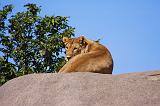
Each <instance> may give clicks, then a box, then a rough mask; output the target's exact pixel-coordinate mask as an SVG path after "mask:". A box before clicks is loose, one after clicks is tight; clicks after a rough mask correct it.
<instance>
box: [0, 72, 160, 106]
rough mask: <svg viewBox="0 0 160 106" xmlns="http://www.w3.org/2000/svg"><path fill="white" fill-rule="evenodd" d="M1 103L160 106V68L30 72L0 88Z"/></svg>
mask: <svg viewBox="0 0 160 106" xmlns="http://www.w3.org/2000/svg"><path fill="white" fill-rule="evenodd" d="M0 106H160V71H154V72H142V73H131V74H122V75H107V74H96V73H69V74H31V75H26V76H22V77H19V78H15V79H13V80H11V81H8V82H7V83H6V84H4V85H3V86H1V87H0Z"/></svg>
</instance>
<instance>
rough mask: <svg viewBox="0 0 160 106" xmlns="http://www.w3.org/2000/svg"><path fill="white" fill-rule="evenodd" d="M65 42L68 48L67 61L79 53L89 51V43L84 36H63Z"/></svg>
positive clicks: (66, 48)
mask: <svg viewBox="0 0 160 106" xmlns="http://www.w3.org/2000/svg"><path fill="white" fill-rule="evenodd" d="M63 42H64V44H65V50H66V61H68V60H69V59H71V58H72V57H74V56H76V55H78V54H81V53H85V52H87V43H86V42H85V38H84V36H80V37H78V38H68V37H63Z"/></svg>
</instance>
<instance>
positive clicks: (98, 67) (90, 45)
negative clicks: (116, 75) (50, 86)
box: [59, 36, 113, 74]
mask: <svg viewBox="0 0 160 106" xmlns="http://www.w3.org/2000/svg"><path fill="white" fill-rule="evenodd" d="M63 42H64V44H65V46H66V57H69V58H70V59H69V61H68V62H67V63H66V64H65V65H64V66H63V67H62V68H61V69H60V71H59V73H69V72H95V73H103V74H112V70H113V60H112V56H111V54H110V52H109V51H108V49H107V48H106V47H105V46H103V45H101V44H99V43H97V42H95V41H92V40H89V39H86V38H85V37H84V36H80V37H78V38H66V37H64V38H63ZM66 60H67V59H66Z"/></svg>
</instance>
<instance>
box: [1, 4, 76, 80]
mask: <svg viewBox="0 0 160 106" xmlns="http://www.w3.org/2000/svg"><path fill="white" fill-rule="evenodd" d="M24 7H25V8H26V11H23V12H18V13H16V14H15V15H12V16H11V17H9V14H10V13H11V12H12V10H13V6H12V5H7V6H5V7H3V9H2V10H0V44H1V45H0V52H1V53H3V57H2V56H1V60H0V62H1V63H0V65H1V67H2V66H3V68H1V69H0V75H1V76H0V78H1V77H2V76H11V75H12V74H13V73H14V76H12V77H10V78H14V77H17V76H20V75H25V74H29V73H42V72H56V71H58V70H59V69H60V68H61V67H62V66H63V64H64V57H63V56H62V55H61V53H62V52H63V48H64V45H63V43H62V37H64V36H66V37H71V36H74V33H73V32H74V28H73V27H71V26H69V25H68V17H62V16H44V17H41V16H39V13H40V11H41V9H40V7H38V6H37V5H36V4H26V5H24ZM9 59H12V60H13V62H9ZM8 66H9V67H8ZM6 68H7V69H6ZM12 68H13V69H12ZM3 73H9V74H3ZM5 78H6V79H4V77H3V78H1V79H0V80H3V82H5V81H7V80H8V77H5ZM10 78H9V79H10ZM4 80H5V81H4Z"/></svg>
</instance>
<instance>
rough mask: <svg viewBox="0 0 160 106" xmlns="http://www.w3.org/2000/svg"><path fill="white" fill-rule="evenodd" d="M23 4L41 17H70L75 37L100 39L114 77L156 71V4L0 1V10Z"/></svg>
mask: <svg viewBox="0 0 160 106" xmlns="http://www.w3.org/2000/svg"><path fill="white" fill-rule="evenodd" d="M26 3H36V4H38V5H39V6H42V7H41V9H42V11H41V15H43V16H44V15H60V16H70V19H69V25H71V26H73V27H75V28H76V30H75V35H76V36H79V35H85V36H86V37H87V38H90V39H92V40H96V39H99V38H100V39H101V41H100V42H101V43H102V44H103V45H105V46H106V47H108V49H109V50H110V52H111V54H112V56H113V59H114V71H113V73H114V74H121V73H129V72H140V71H149V70H158V69H160V0H77V1H76V0H0V8H1V7H3V6H4V5H6V4H13V5H14V6H15V9H14V11H16V12H18V11H22V10H24V8H23V5H24V4H26Z"/></svg>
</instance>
